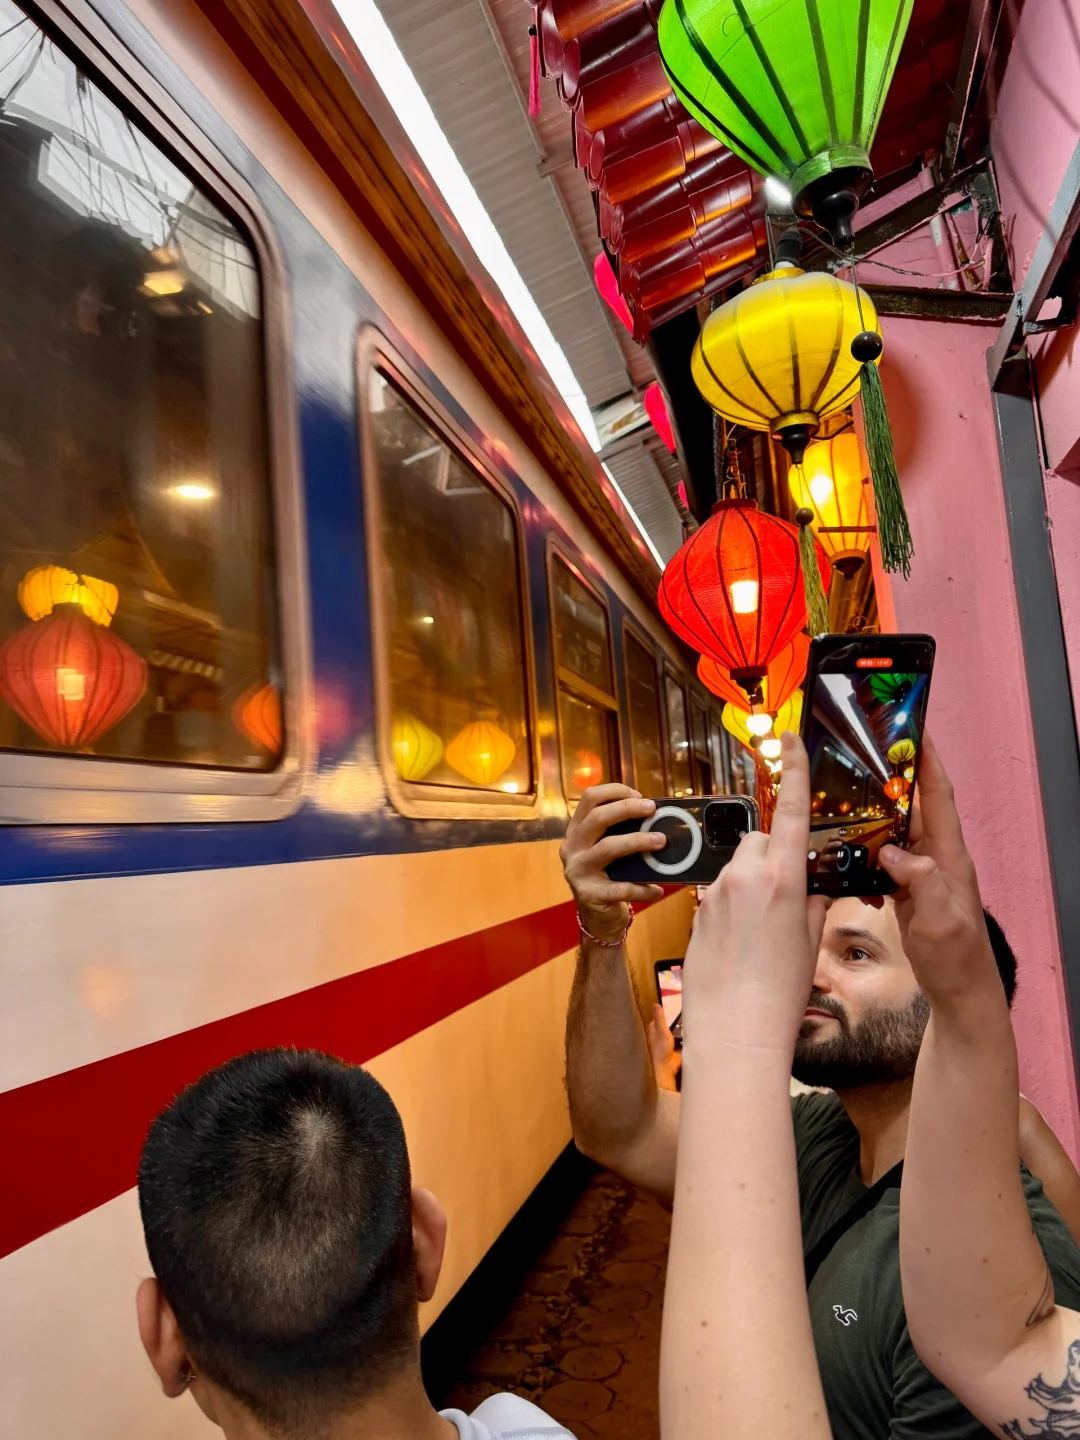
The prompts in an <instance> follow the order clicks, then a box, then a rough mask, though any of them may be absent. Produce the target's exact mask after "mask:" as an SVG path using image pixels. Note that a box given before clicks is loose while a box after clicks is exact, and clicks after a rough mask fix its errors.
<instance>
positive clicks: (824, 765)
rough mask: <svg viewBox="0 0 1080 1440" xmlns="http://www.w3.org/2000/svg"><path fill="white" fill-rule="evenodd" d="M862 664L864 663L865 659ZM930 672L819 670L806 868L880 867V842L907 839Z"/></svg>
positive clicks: (853, 871) (840, 871)
mask: <svg viewBox="0 0 1080 1440" xmlns="http://www.w3.org/2000/svg"><path fill="white" fill-rule="evenodd" d="M863 663H864V664H865V663H866V662H865V661H864V662H863ZM929 682H930V676H929V674H928V673H927V674H919V673H915V672H912V671H894V670H891V669H875V670H872V671H870V672H867V671H866V670H862V669H859V670H853V671H852V672H851V673H850V674H849V673H842V674H831V675H830V674H819V675H818V677H817V682H816V684H815V686H814V700H813V704H814V712H813V716H812V719H811V723H810V729H809V738H808V750H809V754H810V854H809V869H810V872H811V873H812V874H816V875H819V876H850V877H851V878H852V879H853V880H854V879H855V878H856V877H857V876H858V875H859V874H862V873H865V872H866V871H880V868H881V867H880V865H879V862H878V852H879V851H880V849H881V847H882V845H885V844H890V845H903V844H905V843H906V841H907V832H908V826H909V824H910V815H911V795H912V790H913V788H914V784H915V773H916V767H917V764H918V754H919V745H920V743H921V739H922V732H923V724H924V721H925V716H926V700H927V691H928V687H929Z"/></svg>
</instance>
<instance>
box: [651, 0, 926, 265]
mask: <svg viewBox="0 0 1080 1440" xmlns="http://www.w3.org/2000/svg"><path fill="white" fill-rule="evenodd" d="M912 5H913V0H665V3H664V8H663V10H662V11H661V14H660V23H659V39H660V54H661V56H662V58H663V61H664V68H665V70H666V71H667V75H668V79H669V80H670V81H671V85H672V88H673V89H674V91H675V93H676V94H677V95H678V97H679V99H680V100H681V101H682V102H683V104H684V105H685V106H686V108H687V109H688V110H689V111H690V113H691V115H693V116H694V118H695V119H696V120H699V121H700V122H701V124H702V125H704V126H705V128H706V129H707V130H709V131H711V132H712V134H714V135H716V136H717V137H718V138H719V139H720V140H721V141H723V143H724V144H725V145H727V146H728V147H729V148H730V149H732V150H734V151H735V153H736V154H737V155H741V156H742V158H743V159H744V160H745V161H746V162H747V164H748V165H752V166H753V167H754V169H755V170H759V171H760V172H761V173H762V174H763V175H766V176H775V177H777V178H778V179H781V180H783V181H784V182H785V184H787V185H788V186H789V187H790V189H791V193H792V202H793V204H794V207H795V209H796V210H797V211H799V212H800V213H803V214H812V215H813V216H814V219H815V220H817V221H818V222H819V223H820V224H821V225H823V226H824V227H825V229H827V230H829V231H830V232H831V233H832V236H833V239H834V240H835V241H836V243H837V244H838V245H841V246H845V247H846V246H848V245H850V244H851V238H852V237H851V221H852V217H853V216H854V214H855V211H856V210H857V209H858V205H859V199H860V198H861V196H862V195H863V194H864V193H865V192H866V190H867V189H868V188H869V185H870V183H871V181H872V180H873V172H872V170H871V169H870V154H869V152H870V147H871V145H872V144H873V140H874V135H875V133H876V131H877V127H878V121H879V119H880V118H881V110H882V106H883V104H884V102H885V96H886V93H887V92H888V89H889V83H890V81H891V80H892V77H893V72H894V70H895V69H896V61H897V58H898V57H899V54H900V47H901V45H902V44H903V40H904V35H905V33H906V31H907V27H908V21H909V20H910V19H911V10H912Z"/></svg>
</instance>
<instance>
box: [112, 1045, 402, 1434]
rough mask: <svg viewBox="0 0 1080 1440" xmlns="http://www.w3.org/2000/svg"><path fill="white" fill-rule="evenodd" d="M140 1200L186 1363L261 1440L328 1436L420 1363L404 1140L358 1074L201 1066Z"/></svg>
mask: <svg viewBox="0 0 1080 1440" xmlns="http://www.w3.org/2000/svg"><path fill="white" fill-rule="evenodd" d="M139 1207H140V1210H141V1212H142V1221H143V1228H144V1230H145V1232H146V1247H147V1250H148V1251H149V1255H150V1263H151V1264H152V1266H153V1268H154V1274H155V1275H156V1276H157V1279H158V1283H159V1285H160V1286H161V1290H162V1293H163V1294H164V1296H165V1298H166V1299H167V1300H168V1302H169V1304H170V1305H171V1306H172V1309H173V1312H174V1313H175V1315H176V1320H177V1324H178V1325H179V1327H180V1330H181V1332H182V1334H183V1336H184V1340H185V1343H186V1344H187V1346H188V1347H189V1349H190V1352H191V1356H192V1359H193V1360H194V1362H195V1364H196V1366H197V1367H198V1368H199V1370H200V1371H201V1372H202V1373H204V1374H205V1375H206V1376H207V1377H208V1378H209V1379H210V1380H212V1381H214V1382H215V1383H217V1384H218V1385H220V1386H222V1387H223V1388H224V1389H226V1390H228V1391H230V1392H231V1393H232V1394H233V1395H235V1396H236V1398H237V1399H238V1400H239V1401H240V1402H241V1403H242V1404H243V1405H245V1406H246V1407H247V1408H248V1409H249V1410H251V1412H252V1413H253V1414H254V1415H255V1416H256V1418H257V1419H258V1420H259V1421H260V1422H261V1423H262V1424H263V1425H265V1426H266V1427H267V1428H268V1429H270V1430H271V1432H272V1433H274V1434H281V1435H288V1436H300V1435H304V1434H306V1433H310V1432H312V1431H314V1430H317V1429H320V1428H322V1426H323V1425H324V1424H325V1420H326V1418H327V1417H328V1416H329V1415H332V1414H335V1413H338V1412H340V1411H342V1410H345V1409H348V1408H350V1407H351V1406H353V1405H355V1404H357V1403H359V1402H360V1401H361V1400H363V1399H364V1398H365V1397H366V1396H367V1395H370V1394H372V1393H374V1392H376V1391H377V1390H379V1389H380V1388H382V1387H383V1386H384V1385H385V1384H386V1382H387V1380H388V1379H390V1378H391V1377H392V1376H393V1374H395V1373H396V1372H398V1371H399V1370H400V1369H401V1368H402V1367H403V1366H404V1365H405V1364H406V1363H407V1362H408V1360H409V1358H410V1357H412V1356H415V1355H416V1354H417V1353H418V1346H419V1327H418V1320H417V1297H416V1274H415V1261H414V1257H413V1245H412V1220H411V1178H410V1173H409V1155H408V1150H407V1148H406V1144H405V1131H404V1128H403V1126H402V1123H401V1117H400V1116H399V1114H398V1112H397V1109H396V1108H395V1106H394V1102H393V1101H392V1100H391V1099H390V1096H389V1095H388V1094H387V1093H386V1091H385V1090H384V1089H383V1088H382V1086H381V1085H380V1084H379V1083H378V1081H377V1080H375V1079H374V1077H373V1076H371V1075H369V1074H368V1073H367V1072H366V1071H365V1070H361V1069H360V1068H359V1067H358V1066H355V1065H346V1064H344V1063H343V1062H342V1061H340V1060H335V1059H333V1058H331V1057H330V1056H329V1055H322V1054H320V1053H318V1052H317V1051H313V1050H302V1051H297V1050H284V1049H282V1050H256V1051H253V1052H252V1053H251V1054H248V1055H241V1056H239V1057H238V1058H237V1059H235V1060H230V1061H229V1062H228V1063H227V1064H225V1065H221V1066H219V1067H218V1069H216V1070H211V1071H210V1072H209V1073H208V1074H206V1075H204V1076H203V1077H202V1079H200V1080H198V1081H196V1082H195V1084H193V1085H190V1086H189V1087H188V1088H187V1089H186V1090H184V1091H183V1092H182V1093H181V1094H180V1095H179V1096H177V1098H176V1099H175V1100H174V1101H173V1103H172V1104H171V1105H170V1106H169V1107H168V1108H167V1109H166V1110H164V1111H162V1113H161V1114H160V1115H159V1116H158V1117H157V1119H156V1120H155V1121H154V1123H153V1125H152V1126H151V1127H150V1133H149V1135H148V1136H147V1140H146V1144H145V1146H144V1148H143V1153H142V1159H141V1161H140V1164H139Z"/></svg>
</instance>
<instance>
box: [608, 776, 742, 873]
mask: <svg viewBox="0 0 1080 1440" xmlns="http://www.w3.org/2000/svg"><path fill="white" fill-rule="evenodd" d="M653 804H654V805H655V806H656V809H655V810H654V811H653V813H652V814H651V815H647V816H645V817H644V819H641V820H624V821H623V822H622V823H621V824H619V825H612V827H611V829H610V830H609V831H608V834H609V835H629V834H631V833H632V832H634V831H637V830H659V831H661V832H662V833H663V835H664V836H665V837H666V839H667V844H666V845H665V846H664V847H663V849H662V850H650V851H647V852H646V853H645V854H644V855H625V856H623V858H622V859H621V860H613V861H612V863H611V864H610V865H609V866H608V867H607V873H608V876H609V877H610V878H611V879H612V880H630V881H633V882H634V883H635V884H638V885H656V884H667V885H709V884H711V883H712V882H713V881H714V880H715V879H716V877H717V875H719V874H720V871H721V870H722V869H723V868H724V866H725V865H726V864H727V863H728V861H729V860H730V859H731V857H732V856H733V855H734V854H735V849H736V847H737V845H738V844H739V841H740V840H741V839H742V837H743V836H744V835H745V834H747V832H748V831H750V830H759V829H760V828H761V823H760V818H759V816H758V808H757V802H756V801H755V800H752V799H751V798H750V797H749V796H747V795H685V796H683V795H680V796H678V797H676V798H671V797H668V798H667V799H661V800H654V801H653Z"/></svg>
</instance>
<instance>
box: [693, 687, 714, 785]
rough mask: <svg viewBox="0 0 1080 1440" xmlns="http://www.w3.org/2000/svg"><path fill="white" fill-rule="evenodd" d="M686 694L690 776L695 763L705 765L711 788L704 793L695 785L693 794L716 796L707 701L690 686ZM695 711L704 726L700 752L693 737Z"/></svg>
mask: <svg viewBox="0 0 1080 1440" xmlns="http://www.w3.org/2000/svg"><path fill="white" fill-rule="evenodd" d="M687 692H688V693H687V702H688V713H687V728H688V729H689V731H690V734H689V737H688V738H689V740H690V770H691V774H693V772H694V768H695V763H703V764H705V765H707V766H708V767H709V776H710V779H711V780H712V787H711V789H709V790H708V792H706V791H705V789H704V787H701V788H700V789H699V787H698V785H697V784H696V783H695V785H694V793H695V795H696V794H705V793H708V794H710V795H715V794H717V793H718V792H717V790H716V776H715V775H714V774H713V761H712V751H711V749H710V746H709V706H708V703H707V701H705V700H703V699H702V697H701V696H700V695H699V694H698V692H697V691H696V690H695V689H694V687H693V686H692V685H689V686H687ZM695 711H696V712H697V714H698V715H699V716H700V717H701V718H702V720H703V721H704V724H705V748H704V750H700V749H699V748H698V745H697V740H696V737H695V735H694V713H695ZM694 778H695V782H696V779H697V776H696V775H695V776H694Z"/></svg>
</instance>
